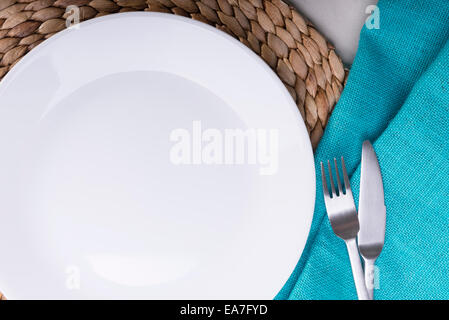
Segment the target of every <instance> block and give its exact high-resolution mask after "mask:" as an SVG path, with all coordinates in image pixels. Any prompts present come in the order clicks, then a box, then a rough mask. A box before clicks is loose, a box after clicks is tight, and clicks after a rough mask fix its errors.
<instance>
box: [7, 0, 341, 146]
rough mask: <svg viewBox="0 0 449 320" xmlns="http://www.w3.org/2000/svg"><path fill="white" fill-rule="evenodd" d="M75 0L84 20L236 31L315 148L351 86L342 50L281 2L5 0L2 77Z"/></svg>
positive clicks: (61, 23) (60, 25)
mask: <svg viewBox="0 0 449 320" xmlns="http://www.w3.org/2000/svg"><path fill="white" fill-rule="evenodd" d="M72 5H74V6H77V7H79V10H80V11H79V12H80V21H84V20H88V19H92V18H94V17H98V16H103V15H107V14H111V13H117V12H127V11H137V10H145V11H157V12H166V13H173V14H177V15H182V16H186V17H190V18H192V19H195V20H199V21H202V22H205V23H208V24H210V25H212V26H215V27H216V28H218V29H220V30H223V31H225V32H227V33H229V34H230V35H232V36H233V37H235V38H237V39H239V40H240V41H241V42H242V43H244V44H245V45H247V46H248V47H249V48H251V49H252V50H253V51H254V52H256V53H257V54H258V55H260V56H261V57H262V58H263V59H264V60H265V61H266V63H267V64H268V65H270V67H271V68H272V69H273V70H274V71H275V72H276V73H277V75H278V76H279V77H280V78H281V79H282V81H283V82H284V84H285V85H286V87H287V89H288V90H289V92H290V93H291V95H292V97H293V99H294V100H295V101H296V104H297V105H298V108H299V111H300V112H301V115H302V117H303V119H304V121H305V123H306V126H307V130H308V131H309V134H310V138H311V141H312V145H313V147H314V148H315V147H316V145H317V144H318V142H319V140H320V138H321V136H322V134H323V129H324V127H325V126H326V124H327V120H328V118H329V115H330V113H331V112H332V110H333V107H334V105H335V103H336V102H337V100H338V99H339V97H340V93H341V91H342V90H343V86H344V81H345V75H346V72H345V69H344V67H343V64H342V62H341V59H340V58H339V57H338V56H337V54H336V53H335V50H334V47H333V46H332V45H330V44H329V43H328V42H327V41H326V39H325V38H324V37H323V36H322V35H321V34H320V33H319V32H318V31H317V30H316V29H315V27H314V26H313V25H312V24H311V23H310V22H309V21H307V20H306V19H305V18H304V17H303V16H302V15H301V14H299V13H298V12H297V11H296V10H295V9H294V8H293V7H291V6H289V5H287V4H286V3H284V2H282V1H281V0H265V1H263V0H0V79H2V78H3V77H4V76H5V74H6V73H7V72H8V71H9V70H10V69H11V68H12V67H13V66H14V64H15V63H17V61H19V60H20V58H22V57H23V56H24V55H25V54H26V53H27V52H29V51H30V50H31V49H33V48H34V47H36V46H37V45H38V44H39V43H41V42H42V41H44V40H45V39H47V38H49V37H51V36H52V35H53V34H55V33H57V32H59V31H61V30H62V29H64V28H66V21H65V18H66V17H68V16H70V15H71V14H72V12H66V11H67V7H69V6H72Z"/></svg>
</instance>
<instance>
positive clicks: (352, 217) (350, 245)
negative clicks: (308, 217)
mask: <svg viewBox="0 0 449 320" xmlns="http://www.w3.org/2000/svg"><path fill="white" fill-rule="evenodd" d="M334 164H335V175H336V178H337V179H336V180H337V185H338V190H337V189H336V188H335V186H334V180H333V177H332V168H331V163H330V161H329V160H328V161H327V166H328V170H329V180H330V186H331V194H329V189H328V186H327V183H326V173H325V170H324V165H323V163H322V162H321V178H322V181H323V194H324V202H325V204H326V211H327V215H328V217H329V220H330V223H331V226H332V230H334V233H335V234H336V235H337V236H338V237H339V238H341V239H343V240H344V241H345V243H346V248H347V249H348V255H349V260H350V262H351V268H352V274H353V277H354V283H355V287H356V290H357V296H358V298H359V299H360V300H368V299H369V296H368V291H367V290H366V286H365V279H364V275H363V269H362V264H361V263H360V256H359V252H358V250H357V242H356V237H357V233H358V232H359V220H358V218H357V210H356V208H355V203H354V197H353V195H352V191H351V186H350V184H349V178H348V174H347V172H346V167H345V162H344V159H343V157H341V167H342V172H343V179H344V186H345V189H344V190H343V189H342V184H341V182H340V175H339V173H338V165H337V159H335V158H334Z"/></svg>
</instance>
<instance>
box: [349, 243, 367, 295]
mask: <svg viewBox="0 0 449 320" xmlns="http://www.w3.org/2000/svg"><path fill="white" fill-rule="evenodd" d="M345 243H346V248H347V249H348V255H349V261H350V262H351V268H352V275H353V277H354V284H355V288H356V290H357V297H358V298H359V300H370V298H369V295H368V291H367V290H366V285H365V277H364V276H363V269H362V263H361V262H360V255H359V250H358V248H357V242H356V241H355V238H353V239H348V240H345Z"/></svg>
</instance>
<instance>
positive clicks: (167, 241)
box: [0, 13, 315, 299]
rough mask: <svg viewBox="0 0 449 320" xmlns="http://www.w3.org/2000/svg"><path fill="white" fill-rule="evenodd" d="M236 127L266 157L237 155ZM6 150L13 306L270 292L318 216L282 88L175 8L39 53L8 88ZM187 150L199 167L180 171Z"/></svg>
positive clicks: (2, 104) (85, 26)
mask: <svg viewBox="0 0 449 320" xmlns="http://www.w3.org/2000/svg"><path fill="white" fill-rule="evenodd" d="M199 125H201V130H202V131H198V132H200V133H201V134H205V135H206V136H207V135H209V139H211V140H209V141H202V142H201V141H200V140H198V139H197V136H195V135H196V134H197V133H196V131H195V130H199V128H198V126H199ZM194 127H195V129H194ZM182 129H184V130H182ZM206 129H212V130H206ZM227 129H228V131H226V130H227ZM231 129H241V130H248V131H245V132H249V133H251V130H256V129H257V130H259V131H257V132H259V133H260V135H259V136H258V137H259V140H257V141H258V144H257V146H256V147H257V148H258V149H257V150H260V151H261V152H262V153H263V149H261V148H262V147H261V146H263V145H265V146H266V147H267V148H269V149H267V154H268V155H269V156H270V157H269V158H265V159H264V158H263V157H260V154H256V156H257V157H256V158H255V161H253V162H251V161H250V160H248V157H245V158H244V159H243V160H244V161H243V163H238V162H237V161H238V159H237V158H235V157H237V152H238V150H237V149H238V146H239V145H238V144H237V145H236V146H235V150H234V151H235V155H234V156H233V155H232V153H231V152H230V150H231V149H229V148H228V149H225V147H226V146H229V141H232V138H230V136H229V133H230V131H229V130H231ZM264 130H265V131H264ZM194 131H195V132H194ZM187 133H188V134H191V139H192V140H191V146H190V149H189V148H187V147H188V145H187V142H185V141H187V140H182V139H184V138H187V137H184V138H182V137H181V135H179V134H187ZM265 134H266V136H267V137H269V138H270V139H272V140H269V141H270V143H268V144H264V140H263V139H262V137H263V136H264V135H265ZM220 135H221V137H222V138H223V140H222V147H223V148H222V149H221V150H223V152H222V153H223V155H220V152H219V147H220V144H219V141H220V140H219V138H220ZM206 136H203V138H204V137H206ZM170 137H171V138H177V139H179V140H176V141H172V140H170ZM225 137H227V138H229V140H228V142H225V140H224V138H225ZM276 137H277V138H276ZM200 138H201V137H200ZM180 141H184V142H185V143H186V144H185V145H184V147H185V148H184V149H182V150H181V151H179V150H178V151H179V152H178V153H176V152H174V150H176V149H174V148H175V146H177V147H180V145H179V143H180ZM198 141H200V142H198ZM248 141H249V142H248V144H247V146H254V144H253V143H251V142H253V140H250V139H249V140H248ZM234 142H235V141H234ZM236 143H237V142H236ZM276 143H277V147H278V150H277V151H276V149H275V147H276ZM199 144H201V146H202V149H201V150H202V152H203V153H204V154H203V156H201V153H198V150H199V149H198V146H199ZM207 146H209V147H207ZM208 148H209V149H208ZM247 149H248V150H252V149H251V147H248V148H247ZM0 150H1V151H0V152H1V156H0V216H1V218H0V236H1V238H2V245H1V249H0V290H2V291H3V292H4V293H5V294H6V296H7V297H9V298H13V299H14V298H24V299H27V298H41V299H47V298H58V299H76V298H88V299H90V298H106V299H107V298H115V299H118V298H130V299H131V298H192V299H196V298H236V299H240V298H267V299H271V298H273V297H274V296H275V295H276V294H277V292H278V291H279V290H280V289H281V287H282V286H283V284H284V283H285V281H286V280H287V279H288V277H289V275H290V273H291V272H292V270H293V269H294V267H295V264H296V262H297V261H298V258H299V257H300V254H301V252H302V250H303V248H304V245H305V242H306V239H307V235H308V231H309V227H310V224H311V220H312V214H313V206H314V199H315V176H314V164H313V155H312V150H311V146H310V143H309V138H308V136H307V132H306V129H305V126H304V124H303V122H302V119H301V116H300V114H299V112H298V110H297V108H296V106H295V104H294V102H293V101H292V99H291V97H290V96H289V94H288V92H287V90H286V89H285V88H284V87H283V85H282V83H281V82H280V81H279V80H278V78H277V77H276V75H275V74H274V73H273V72H272V71H271V70H270V69H269V68H268V67H267V66H266V65H265V63H264V62H263V61H262V60H261V59H260V58H259V57H257V56H256V55H255V54H253V53H252V52H251V51H250V50H249V49H247V48H246V47H245V46H243V45H242V44H240V43H239V42H238V41H236V40H234V39H232V38H231V37H229V36H228V35H226V34H224V33H222V32H220V31H218V30H216V29H214V28H212V27H209V26H206V25H205V24H202V23H199V22H195V21H193V20H190V19H185V18H180V17H176V16H173V15H165V14H154V13H127V14H120V15H111V16H108V17H102V18H98V19H94V20H91V21H88V22H85V23H82V24H81V25H80V26H79V28H78V29H70V30H65V31H64V32H61V33H60V34H58V35H56V36H54V37H52V38H51V39H50V40H48V41H46V42H44V43H43V44H42V45H40V46H39V47H38V48H36V49H35V50H33V51H32V52H31V53H30V54H28V55H27V56H26V57H25V58H24V59H23V60H22V61H20V62H19V63H18V64H17V65H16V66H15V67H14V69H13V70H12V71H11V72H10V73H9V74H8V75H7V76H6V78H5V79H4V80H3V81H2V82H1V84H0ZM205 150H206V151H205ZM207 150H208V151H209V152H211V150H215V153H213V152H212V153H208V151H207ZM187 151H190V152H191V156H192V157H196V158H195V161H196V162H200V164H188V163H185V162H187V160H185V162H184V163H181V164H176V161H178V160H179V158H178V157H174V155H178V156H180V155H184V156H186V158H185V159H187V156H188V154H187ZM207 155H209V157H207ZM211 155H214V156H215V158H214V157H211ZM225 156H228V158H225ZM233 157H234V158H233ZM192 159H193V158H192ZM211 159H212V160H211ZM220 159H227V160H226V161H227V164H220V163H219V162H220ZM253 160H254V159H253ZM276 160H278V162H277V163H276ZM192 161H193V160H192ZM207 161H216V162H218V163H215V164H208V163H207Z"/></svg>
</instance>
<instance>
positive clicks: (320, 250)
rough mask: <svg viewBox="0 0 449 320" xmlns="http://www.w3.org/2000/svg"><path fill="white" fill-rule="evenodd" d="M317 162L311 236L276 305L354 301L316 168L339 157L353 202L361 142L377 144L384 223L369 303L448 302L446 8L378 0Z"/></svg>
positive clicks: (414, 0) (432, 1) (422, 0)
mask: <svg viewBox="0 0 449 320" xmlns="http://www.w3.org/2000/svg"><path fill="white" fill-rule="evenodd" d="M378 8H379V13H380V29H370V30H369V29H367V28H364V29H363V30H362V32H361V38H360V42H359V49H358V52H357V55H356V58H355V61H354V64H353V66H352V68H351V71H350V75H349V79H348V82H347V85H346V88H345V90H344V91H343V94H342V96H341V98H340V101H339V103H338V104H337V106H336V108H335V110H334V112H333V114H332V116H331V118H330V121H329V124H328V126H327V129H326V132H325V134H324V136H323V139H322V141H321V143H320V145H319V147H318V149H317V152H316V155H315V166H316V174H317V194H316V204H315V215H314V220H313V223H312V227H311V231H310V235H309V239H308V242H307V245H306V248H305V249H304V251H303V254H302V256H301V259H300V261H299V262H298V265H297V267H296V269H295V271H294V272H293V274H292V276H291V277H290V279H289V281H288V282H287V284H286V285H285V286H284V288H283V289H282V290H281V292H280V293H279V294H278V295H277V297H276V298H277V299H356V298H357V296H356V290H355V286H354V282H353V279H352V273H351V267H350V264H349V259H348V255H347V252H346V247H345V244H344V242H343V241H342V240H341V239H339V238H337V237H336V236H335V235H334V233H333V231H332V229H331V227H330V223H329V220H328V218H327V214H326V210H325V206H324V201H323V194H322V189H321V188H322V187H321V179H320V178H319V177H320V175H321V174H320V172H319V163H320V161H325V160H327V159H332V158H333V157H339V156H344V157H345V162H346V167H347V169H348V173H351V175H352V178H351V186H352V188H353V191H354V196H355V200H356V203H357V202H358V188H359V178H360V157H361V146H362V142H363V141H364V140H366V139H369V140H371V141H372V142H374V148H375V150H376V153H377V155H378V158H379V162H380V166H381V170H382V176H383V181H384V189H385V204H386V207H387V226H386V238H385V245H384V249H383V251H382V253H381V255H380V257H379V259H378V260H377V262H376V266H377V267H378V276H379V280H378V289H376V290H374V297H375V299H449V43H448V38H449V1H441V0H402V1H393V0H390V1H389V0H380V1H379V3H378Z"/></svg>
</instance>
